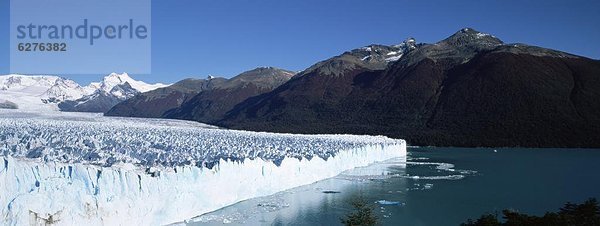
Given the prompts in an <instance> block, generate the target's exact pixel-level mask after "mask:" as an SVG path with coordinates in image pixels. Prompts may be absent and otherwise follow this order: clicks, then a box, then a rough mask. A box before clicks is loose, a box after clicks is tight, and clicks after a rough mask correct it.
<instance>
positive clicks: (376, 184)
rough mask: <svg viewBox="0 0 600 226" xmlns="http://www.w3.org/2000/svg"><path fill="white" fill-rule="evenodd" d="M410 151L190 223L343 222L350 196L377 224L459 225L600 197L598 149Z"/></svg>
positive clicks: (218, 211) (412, 149)
mask: <svg viewBox="0 0 600 226" xmlns="http://www.w3.org/2000/svg"><path fill="white" fill-rule="evenodd" d="M408 151H409V154H408V156H407V158H406V159H403V158H402V159H391V160H388V161H385V162H382V163H377V164H374V165H371V166H369V167H364V168H359V169H355V170H351V171H349V172H346V173H344V174H342V175H340V176H337V177H335V178H331V179H328V180H324V181H320V182H317V183H314V184H311V185H307V186H303V187H299V188H295V189H292V190H289V191H285V192H281V193H278V194H275V195H272V196H268V197H260V198H255V199H251V200H247V201H243V202H240V203H237V204H235V205H232V206H228V207H225V208H223V209H220V210H217V211H215V212H212V213H207V214H204V215H202V216H200V217H197V218H195V219H192V220H190V221H188V225H224V224H226V225H341V223H340V217H343V216H344V215H346V214H348V213H350V212H351V211H352V208H351V206H350V204H349V202H350V200H352V199H355V198H356V197H362V198H363V199H364V200H366V201H367V202H369V203H371V204H372V206H373V208H374V210H375V213H376V215H377V217H378V218H379V222H380V224H381V225H459V224H460V223H462V222H465V221H466V220H467V219H468V218H477V217H479V216H480V215H481V214H483V213H488V212H492V213H493V212H496V211H497V212H500V211H501V210H502V209H514V210H518V211H521V212H524V213H530V214H543V213H544V212H546V211H556V210H558V208H560V207H561V206H562V205H563V204H564V203H565V202H567V201H570V202H582V201H584V200H586V199H587V198H590V197H596V198H599V199H600V150H597V149H596V150H593V149H520V148H498V149H490V148H409V149H408ZM389 204H393V205H389Z"/></svg>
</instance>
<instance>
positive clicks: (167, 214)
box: [0, 110, 406, 225]
mask: <svg viewBox="0 0 600 226" xmlns="http://www.w3.org/2000/svg"><path fill="white" fill-rule="evenodd" d="M404 156H406V144H405V142H404V141H403V140H398V139H390V138H387V137H382V136H357V135H294V134H277V133H263V132H248V131H235V130H225V129H219V128H216V127H211V126H208V125H204V124H200V123H194V122H185V121H178V120H165V119H139V118H109V117H103V116H101V115H99V114H86V113H60V112H56V113H46V114H38V113H27V112H15V111H13V110H0V210H1V213H0V222H2V223H3V224H6V225H30V224H34V225H40V224H41V225H44V224H55V225H163V224H169V223H174V222H180V221H182V220H185V219H190V218H192V217H195V216H198V215H200V214H203V213H206V212H210V211H214V210H216V209H219V208H222V207H225V206H227V205H231V204H234V203H236V202H239V201H242V200H246V199H250V198H254V197H258V196H266V195H271V194H274V193H277V192H280V191H283V190H287V189H290V188H293V187H297V186H301V185H306V184H310V183H314V182H316V181H319V180H323V179H326V178H329V177H333V176H335V175H338V174H340V173H341V172H343V171H346V170H349V169H352V168H355V167H362V166H367V165H369V164H371V163H374V162H377V161H383V160H386V159H390V158H395V157H404Z"/></svg>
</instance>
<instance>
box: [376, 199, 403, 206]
mask: <svg viewBox="0 0 600 226" xmlns="http://www.w3.org/2000/svg"><path fill="white" fill-rule="evenodd" d="M376 203H378V204H379V205H395V206H397V205H404V203H401V202H397V201H389V200H379V201H377V202H376Z"/></svg>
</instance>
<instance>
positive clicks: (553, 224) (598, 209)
mask: <svg viewBox="0 0 600 226" xmlns="http://www.w3.org/2000/svg"><path fill="white" fill-rule="evenodd" d="M502 215H503V216H502V218H503V219H504V222H501V221H500V220H498V216H497V215H493V214H484V215H482V216H481V217H480V218H479V219H477V220H475V221H473V220H471V219H469V220H468V221H467V222H466V223H463V224H461V225H463V226H496V225H498V226H500V225H506V226H521V225H528V226H529V225H533V226H594V225H600V206H598V201H596V199H593V198H592V199H588V200H587V201H585V202H584V203H583V204H573V203H567V204H565V206H564V207H562V208H560V210H559V211H558V213H551V212H548V213H546V214H544V216H541V217H538V216H530V215H527V214H523V213H518V212H516V211H513V210H503V211H502Z"/></svg>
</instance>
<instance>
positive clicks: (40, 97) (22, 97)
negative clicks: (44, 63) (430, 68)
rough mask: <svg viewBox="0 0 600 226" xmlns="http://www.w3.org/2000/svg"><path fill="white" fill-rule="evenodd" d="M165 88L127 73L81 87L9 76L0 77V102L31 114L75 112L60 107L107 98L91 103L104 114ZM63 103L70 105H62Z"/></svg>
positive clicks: (61, 80)
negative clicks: (121, 102)
mask: <svg viewBox="0 0 600 226" xmlns="http://www.w3.org/2000/svg"><path fill="white" fill-rule="evenodd" d="M165 86H167V85H164V84H160V83H157V84H147V83H145V82H142V81H136V80H134V79H133V78H131V77H130V76H129V75H128V74H127V73H122V74H118V73H111V74H109V75H107V76H106V77H104V78H103V79H102V81H100V82H92V83H90V84H89V85H87V86H84V87H82V86H80V85H79V84H77V82H75V81H73V80H70V79H66V78H62V77H59V76H50V75H18V74H10V75H3V76H0V101H2V102H7V101H10V102H12V103H14V105H16V108H19V109H26V110H32V111H42V110H51V111H56V110H58V109H60V110H63V111H77V110H79V109H76V108H64V109H63V107H61V106H71V107H72V106H75V107H76V106H78V105H79V104H81V103H83V102H86V103H87V102H89V103H90V105H92V102H90V100H93V99H95V98H97V97H100V98H101V99H104V100H107V99H108V101H104V103H96V102H98V101H96V102H94V103H95V105H99V106H102V108H98V109H97V110H98V111H103V110H106V109H105V108H110V107H111V106H112V105H114V104H116V103H118V102H119V101H122V100H125V99H127V98H130V97H132V96H134V95H135V94H137V93H140V92H147V91H150V90H154V89H157V88H161V87H165ZM66 102H69V103H68V104H66V105H65V104H64V103H66ZM61 104H62V105H61ZM0 107H2V106H0Z"/></svg>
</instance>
